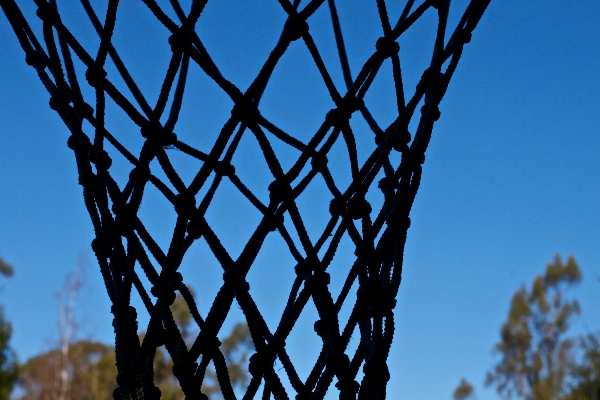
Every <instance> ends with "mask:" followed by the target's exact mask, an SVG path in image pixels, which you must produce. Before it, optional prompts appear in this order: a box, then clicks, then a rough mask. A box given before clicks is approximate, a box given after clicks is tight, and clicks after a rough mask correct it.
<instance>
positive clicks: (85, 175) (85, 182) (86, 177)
mask: <svg viewBox="0 0 600 400" xmlns="http://www.w3.org/2000/svg"><path fill="white" fill-rule="evenodd" d="M77 180H78V183H79V184H80V185H81V186H83V187H84V188H88V189H94V188H95V187H96V184H97V183H98V176H96V175H95V174H94V173H93V172H92V171H82V172H81V173H79V177H78V178H77Z"/></svg>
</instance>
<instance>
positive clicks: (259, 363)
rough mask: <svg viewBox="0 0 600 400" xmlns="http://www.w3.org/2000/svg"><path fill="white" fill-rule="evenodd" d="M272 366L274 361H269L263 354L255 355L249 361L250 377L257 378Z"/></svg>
mask: <svg viewBox="0 0 600 400" xmlns="http://www.w3.org/2000/svg"><path fill="white" fill-rule="evenodd" d="M271 365H273V360H269V358H268V357H266V356H265V355H264V354H262V353H254V354H252V355H251V356H250V359H249V360H248V372H250V375H252V376H253V377H255V378H257V377H259V376H260V375H262V373H263V372H264V370H265V369H267V368H268V367H269V366H271Z"/></svg>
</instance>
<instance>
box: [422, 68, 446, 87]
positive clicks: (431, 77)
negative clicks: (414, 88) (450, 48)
mask: <svg viewBox="0 0 600 400" xmlns="http://www.w3.org/2000/svg"><path fill="white" fill-rule="evenodd" d="M445 79H446V75H445V74H444V73H443V72H441V71H440V70H439V69H435V68H432V67H430V68H427V69H426V70H425V71H423V75H421V82H423V83H424V84H425V85H427V86H428V87H431V88H439V87H440V86H442V84H443V83H444V81H445Z"/></svg>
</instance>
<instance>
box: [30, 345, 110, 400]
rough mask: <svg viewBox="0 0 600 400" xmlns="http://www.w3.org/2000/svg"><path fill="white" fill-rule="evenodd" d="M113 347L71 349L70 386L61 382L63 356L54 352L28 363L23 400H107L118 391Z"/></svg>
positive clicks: (57, 350)
mask: <svg viewBox="0 0 600 400" xmlns="http://www.w3.org/2000/svg"><path fill="white" fill-rule="evenodd" d="M115 363H116V360H115V351H114V347H113V346H108V345H106V344H103V343H99V342H94V341H89V340H80V341H77V342H75V343H71V344H70V346H69V358H68V365H67V366H66V371H67V372H68V375H67V379H68V385H67V386H66V390H65V386H64V383H63V381H62V379H61V372H62V371H63V368H64V366H63V352H62V349H61V348H56V349H52V350H50V351H48V352H45V353H42V354H40V355H37V356H35V357H33V358H30V359H29V360H27V362H26V363H25V364H24V365H23V367H22V370H21V373H22V377H21V379H20V382H19V386H20V388H21V389H22V395H21V397H19V399H20V400H54V399H59V398H63V396H64V398H66V399H72V400H75V399H77V400H107V399H110V398H111V397H112V392H113V390H114V388H115V377H116V376H117V368H116V366H115Z"/></svg>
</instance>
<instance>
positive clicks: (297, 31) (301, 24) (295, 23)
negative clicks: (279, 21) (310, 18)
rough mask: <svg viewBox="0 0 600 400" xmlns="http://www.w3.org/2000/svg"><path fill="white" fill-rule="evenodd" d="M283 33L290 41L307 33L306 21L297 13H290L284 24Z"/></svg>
mask: <svg viewBox="0 0 600 400" xmlns="http://www.w3.org/2000/svg"><path fill="white" fill-rule="evenodd" d="M283 29H284V35H285V37H286V38H287V40H289V41H290V42H294V41H296V40H298V39H300V38H301V37H302V36H303V35H305V34H307V33H308V23H307V22H306V20H304V19H303V18H302V17H300V16H299V15H297V14H296V15H290V16H289V18H288V19H287V21H286V22H285V25H284V28H283Z"/></svg>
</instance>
